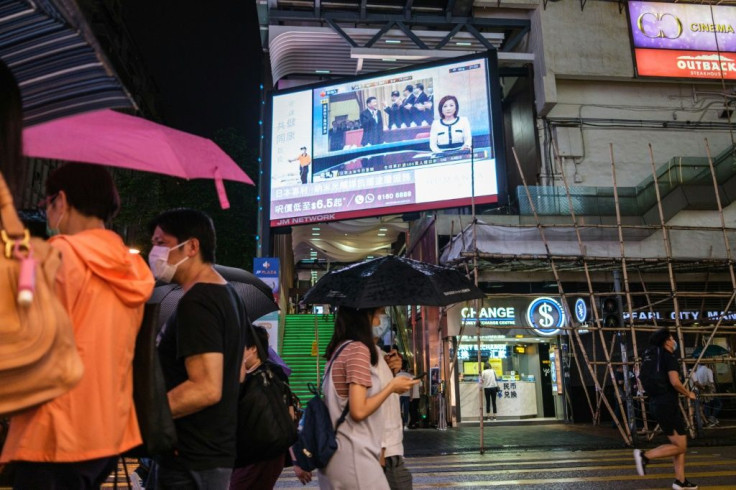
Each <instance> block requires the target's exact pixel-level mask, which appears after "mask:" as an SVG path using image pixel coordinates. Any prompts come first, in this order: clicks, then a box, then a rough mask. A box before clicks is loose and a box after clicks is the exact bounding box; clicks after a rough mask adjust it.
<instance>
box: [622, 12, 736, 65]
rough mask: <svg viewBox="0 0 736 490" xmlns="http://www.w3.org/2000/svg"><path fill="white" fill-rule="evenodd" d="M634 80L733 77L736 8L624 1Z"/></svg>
mask: <svg viewBox="0 0 736 490" xmlns="http://www.w3.org/2000/svg"><path fill="white" fill-rule="evenodd" d="M628 7H629V28H630V31H631V39H632V42H633V44H634V55H635V58H636V70H637V73H638V74H639V76H647V77H668V78H673V77H674V78H701V79H721V78H725V79H736V8H733V7H728V6H722V5H718V6H710V5H695V4H684V3H663V2H636V1H632V2H629V3H628Z"/></svg>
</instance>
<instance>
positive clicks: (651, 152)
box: [649, 143, 695, 437]
mask: <svg viewBox="0 0 736 490" xmlns="http://www.w3.org/2000/svg"><path fill="white" fill-rule="evenodd" d="M649 162H650V164H651V166H652V179H654V192H655V194H656V196H657V211H658V212H659V222H660V225H661V227H662V241H663V242H664V252H665V254H666V258H667V272H668V273H669V278H670V289H671V291H672V305H673V307H674V309H675V330H676V332H677V341H678V344H679V347H680V359H681V360H682V359H683V358H684V357H685V345H684V343H685V342H684V338H683V336H682V324H681V322H680V302H679V300H678V298H677V282H676V281H675V272H674V270H673V268H672V245H671V244H670V239H669V233H668V231H667V225H666V223H665V219H664V209H663V208H662V196H661V195H660V192H659V182H658V180H657V168H656V166H655V164H654V150H653V149H652V144H651V143H649ZM681 369H682V374H683V377H685V378H687V376H688V373H687V368H686V367H685V363H684V362H682V361H681ZM687 413H688V417H687V420H688V422H689V423H688V425H689V427H690V430H689V432H690V437H694V436H695V434H694V432H693V429H692V420H693V410H692V406H691V404H690V403H689V400H688V403H687Z"/></svg>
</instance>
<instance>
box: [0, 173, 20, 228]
mask: <svg viewBox="0 0 736 490" xmlns="http://www.w3.org/2000/svg"><path fill="white" fill-rule="evenodd" d="M0 221H2V228H3V230H4V231H5V233H6V234H7V235H8V237H10V238H20V237H23V236H24V235H25V227H24V226H23V223H22V222H21V220H20V218H18V213H17V212H16V211H15V206H13V195H12V194H11V193H10V189H8V184H6V183H5V178H4V177H3V174H1V173H0Z"/></svg>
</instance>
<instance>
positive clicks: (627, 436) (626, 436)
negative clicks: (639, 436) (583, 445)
mask: <svg viewBox="0 0 736 490" xmlns="http://www.w3.org/2000/svg"><path fill="white" fill-rule="evenodd" d="M511 152H512V153H513V155H514V161H515V162H516V167H517V169H518V170H519V175H521V181H522V184H523V185H524V191H525V192H526V195H527V199H529V206H530V208H531V210H532V214H533V215H534V219H535V220H536V222H537V229H538V230H539V235H540V236H541V238H542V242H543V243H544V248H545V250H546V251H547V254H548V256H549V257H550V258H549V264H550V268H551V269H552V274H553V275H554V277H555V280H556V281H557V289H558V293H559V294H560V298H561V300H562V301H561V302H562V307H563V309H564V311H565V315H566V316H567V318H572V316H571V315H570V312H569V311H568V306H567V304H568V303H567V297H566V294H565V290H564V288H563V287H562V282H561V281H560V276H559V273H558V271H557V265H556V262H555V260H554V259H552V258H551V256H552V253H551V252H550V249H549V242H548V241H547V237H546V234H545V233H544V226H543V225H542V223H541V221H540V220H539V215H538V214H537V210H536V206H535V205H534V200H533V199H532V196H531V193H530V192H529V186H528V185H527V183H526V177H525V176H524V172H523V170H522V168H521V162H520V161H519V157H518V155H517V154H516V148H514V147H512V148H511ZM573 332H574V334H575V337H576V339H577V340H578V343H579V344H580V348H581V352H582V353H583V355H584V356H585V358H586V359H585V360H586V363H587V361H588V359H587V354H586V353H585V349H584V347H583V344H582V340H581V339H580V333H579V332H578V331H577V330H573ZM599 332H600V331H599ZM600 336H601V340H602V341H603V335H602V334H601V335H600ZM604 349H605V345H604ZM604 355H605V356H606V360H607V361H610V360H611V359H610V356H609V355H608V351H607V350H604ZM588 369H590V365H589V364H588ZM591 375H592V376H593V382H594V383H595V385H596V390H598V392H602V389H601V387H600V383H599V382H598V379H597V377H596V376H595V374H594V373H593V372H591ZM611 376H613V371H611ZM602 400H603V403H604V404H605V405H606V407H607V408H608V410H609V412H611V413H613V409H612V408H611V404H610V403H609V402H608V400H607V399H606V397H605V396H603V397H602ZM616 425H617V427H618V430H619V432H620V433H621V437H623V439H624V441H626V443H627V444H631V436H630V434H627V432H626V431H624V430H622V429H621V425H620V424H616Z"/></svg>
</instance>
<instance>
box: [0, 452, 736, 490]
mask: <svg viewBox="0 0 736 490" xmlns="http://www.w3.org/2000/svg"><path fill="white" fill-rule="evenodd" d="M127 461H128V473H129V474H130V476H131V477H132V478H131V479H130V480H128V478H127V475H126V472H125V469H124V467H123V465H122V464H119V466H118V472H117V475H118V478H117V480H118V483H117V488H120V489H121V490H122V489H133V490H138V489H140V488H142V487H141V485H140V480H139V479H138V478H136V475H134V474H132V471H133V470H135V468H136V467H137V462H136V460H131V459H128V460H127ZM686 461H687V462H686V467H687V478H688V479H689V480H691V481H694V482H696V483H698V485H699V488H701V489H708V490H727V489H728V490H734V489H736V448H734V447H713V448H697V449H692V450H690V451H689V452H688V454H687V460H686ZM406 465H407V467H408V468H409V470H410V471H411V473H412V476H413V482H414V489H416V490H425V489H426V490H429V489H452V488H513V487H523V488H524V489H545V490H549V489H574V490H583V489H585V490H588V489H595V490H605V489H611V490H627V489H655V488H662V489H669V488H671V485H672V481H673V479H674V476H673V473H672V463H671V462H670V461H667V460H657V461H652V462H651V463H649V464H648V465H647V473H648V474H647V475H646V476H643V477H640V476H638V475H637V474H636V470H635V468H634V460H633V458H632V454H631V450H630V449H613V450H600V451H569V450H553V451H487V452H486V453H485V454H478V453H470V454H454V455H443V456H427V457H413V458H412V457H409V458H406ZM129 482H130V483H129ZM102 487H103V488H115V487H116V485H115V483H114V475H110V478H109V479H108V480H107V482H106V483H105V484H103V485H102ZM318 487H319V485H318V484H317V478H316V475H315V478H314V480H313V481H312V482H311V483H309V484H307V485H302V484H301V483H299V481H298V480H297V479H296V477H295V476H294V473H293V471H292V469H291V468H285V469H284V471H283V473H282V474H281V478H280V479H279V481H278V482H277V484H276V488H318ZM4 488H5V487H2V486H0V490H3V489H4Z"/></svg>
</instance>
